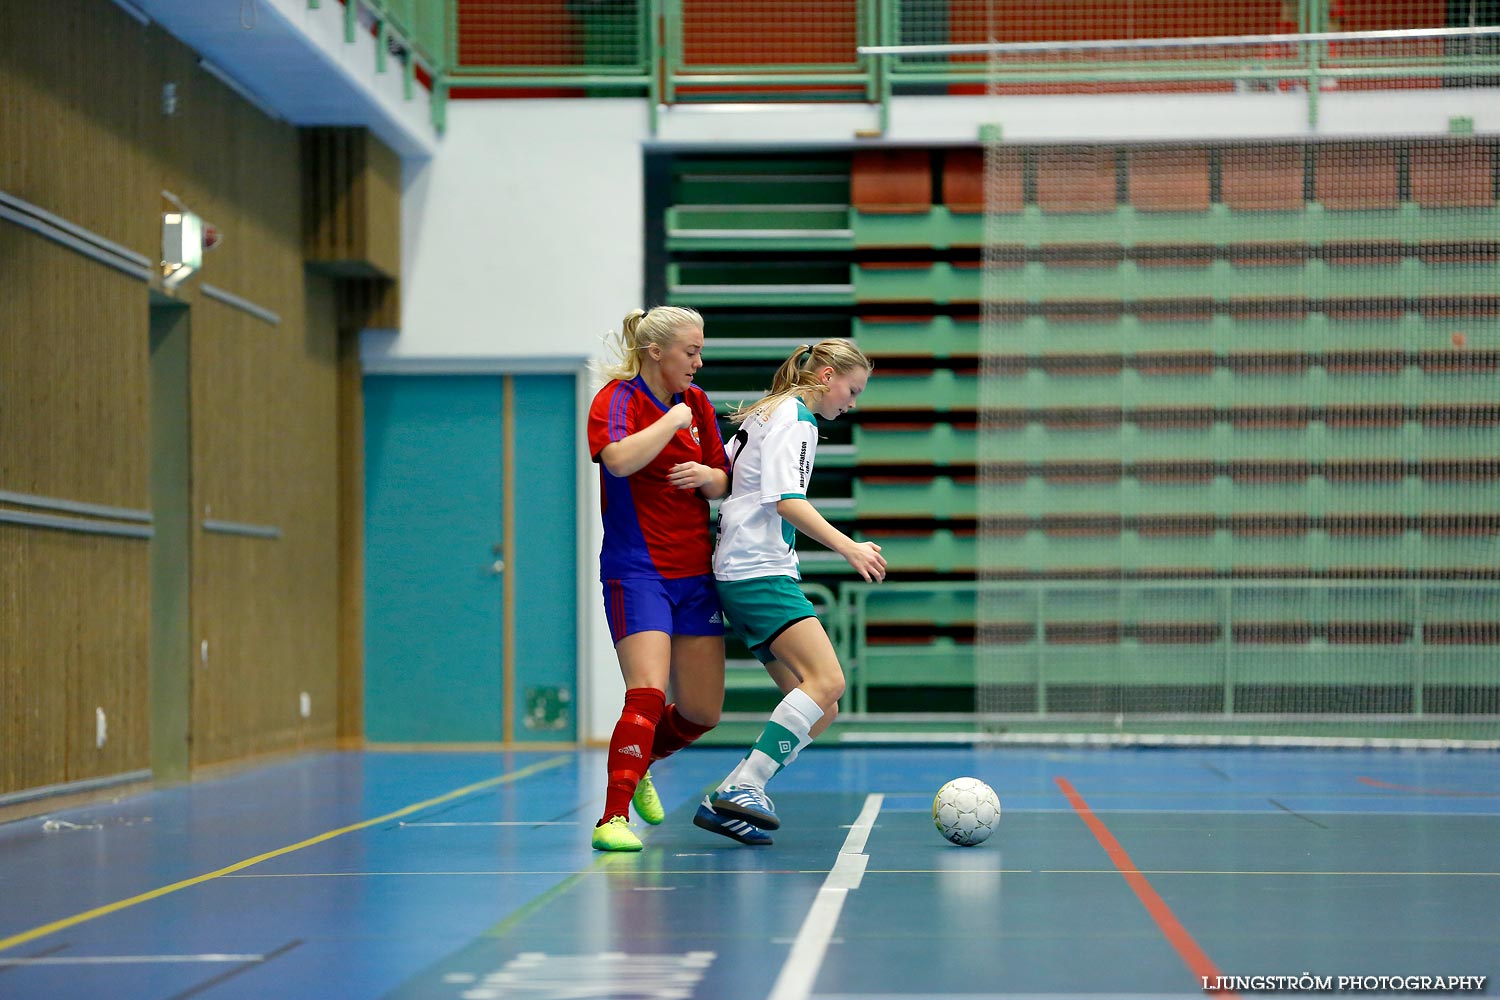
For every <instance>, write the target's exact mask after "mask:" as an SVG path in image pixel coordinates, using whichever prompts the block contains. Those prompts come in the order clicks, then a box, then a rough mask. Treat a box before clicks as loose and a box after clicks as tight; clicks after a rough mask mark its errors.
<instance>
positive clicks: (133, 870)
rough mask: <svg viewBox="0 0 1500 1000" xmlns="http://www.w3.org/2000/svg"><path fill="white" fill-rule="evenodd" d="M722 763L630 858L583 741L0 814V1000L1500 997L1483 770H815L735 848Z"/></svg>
mask: <svg viewBox="0 0 1500 1000" xmlns="http://www.w3.org/2000/svg"><path fill="white" fill-rule="evenodd" d="M737 758H738V752H736V751H731V750H727V749H693V750H689V751H687V752H685V753H683V754H680V755H679V756H678V757H676V758H674V759H672V760H670V761H667V762H664V763H662V764H660V765H658V767H657V768H656V770H655V771H654V772H653V774H654V776H655V778H656V784H657V787H658V789H659V790H660V791H661V793H662V796H663V799H664V801H665V803H666V805H667V808H668V816H667V820H666V822H665V823H664V824H663V825H662V826H660V827H655V828H647V829H646V830H645V832H644V834H643V839H644V840H645V842H646V849H645V850H644V851H642V852H641V853H639V854H633V855H632V854H622V855H599V854H596V853H594V852H593V851H591V850H590V849H589V846H588V834H589V828H590V826H591V825H592V823H593V821H594V820H595V819H596V818H597V816H598V813H599V811H600V806H601V803H602V788H603V755H602V753H601V752H600V751H584V752H571V751H565V752H560V753H542V752H527V753H395V752H389V753H387V752H365V753H330V754H318V755H309V756H306V757H301V758H297V759H295V760H290V761H284V762H280V763H275V764H270V765H267V766H264V767H260V768H257V769H255V770H250V771H245V772H242V773H239V774H237V775H234V776H231V777H225V778H222V779H216V780H205V781H200V782H197V783H194V784H192V785H188V786H183V787H178V788H173V789H168V790H163V791H156V792H152V793H150V794H146V795H141V796H136V797H132V798H125V799H122V800H120V801H117V802H111V803H107V804H99V805H94V806H89V807H86V808H79V809H73V810H69V811H66V812H59V813H55V814H52V815H49V816H46V817H38V818H33V819H26V820H20V821H16V822H11V823H8V824H5V825H0V997H6V998H10V997H24V998H28V1000H29V998H46V1000H57V998H72V997H90V998H97V997H105V998H115V1000H134V998H149V1000H169V998H171V1000H178V998H187V997H205V998H255V1000H267V998H274V1000H303V998H306V1000H313V998H317V1000H328V998H339V1000H353V998H364V997H385V996H391V997H398V998H403V1000H405V998H413V1000H414V998H427V997H447V998H466V1000H490V998H497V1000H498V998H510V997H524V998H527V1000H547V998H552V1000H580V998H590V997H611V998H630V1000H635V998H648V997H649V998H663V1000H667V998H713V1000H739V998H755V1000H761V998H771V1000H806V998H811V997H818V998H823V1000H832V998H862V1000H881V998H898V997H899V998H917V997H932V998H936V997H944V998H957V997H963V998H978V997H1008V998H1019V997H1038V996H1046V997H1049V998H1053V1000H1059V998H1064V997H1170V996H1191V995H1199V996H1201V995H1203V991H1202V982H1203V978H1202V977H1204V976H1207V977H1209V981H1210V982H1211V983H1218V982H1219V980H1217V979H1216V978H1215V977H1218V976H1224V977H1226V979H1225V980H1224V982H1226V983H1228V984H1229V985H1231V986H1238V987H1240V988H1239V989H1232V990H1224V991H1220V992H1219V993H1217V994H1216V995H1221V996H1235V995H1242V996H1243V995H1252V994H1254V993H1256V992H1261V990H1259V989H1255V988H1251V987H1253V986H1254V985H1255V984H1254V983H1252V982H1251V981H1250V980H1249V979H1248V977H1270V976H1302V975H1303V974H1308V975H1310V976H1313V977H1330V982H1334V983H1336V982H1337V979H1338V977H1340V976H1345V977H1359V979H1360V980H1361V981H1362V982H1363V983H1364V986H1365V988H1363V989H1361V990H1359V992H1360V994H1361V995H1363V996H1381V995H1391V996H1408V995H1412V994H1413V992H1419V989H1414V987H1418V988H1419V987H1420V985H1421V981H1420V977H1422V976H1427V977H1443V978H1444V979H1445V980H1446V978H1447V977H1457V976H1469V977H1478V976H1485V977H1488V978H1487V979H1486V980H1485V984H1484V991H1485V992H1486V993H1490V994H1500V985H1496V984H1495V983H1494V978H1495V977H1496V976H1500V757H1497V756H1496V755H1495V754H1493V753H1481V752H1441V751H1369V752H1366V751H1340V750H1189V749H1173V750H1077V751H1046V750H1034V749H1002V748H975V749H970V748H967V747H965V748H913V749H888V748H879V749H868V748H834V749H824V748H817V747H815V748H813V749H812V750H810V751H808V752H806V753H804V754H803V755H802V757H801V758H800V759H799V760H798V761H797V762H796V763H795V764H794V765H793V766H792V767H791V768H789V769H788V770H787V771H785V772H784V773H783V774H781V775H780V776H778V777H777V779H776V780H775V781H774V782H773V783H772V784H771V787H770V791H771V793H772V795H773V797H774V798H775V800H776V803H777V806H778V809H779V811H780V812H781V815H782V817H783V825H782V829H781V830H779V831H777V833H776V834H775V837H776V843H775V844H774V846H771V847H761V848H751V847H742V846H740V845H738V844H735V843H733V842H731V841H729V840H725V839H722V838H719V837H715V836H713V835H712V834H709V833H705V832H704V831H701V830H698V829H697V828H695V827H694V826H693V825H692V822H691V818H692V814H693V810H694V807H695V804H696V802H697V800H698V798H699V796H700V795H702V793H703V792H704V790H705V789H706V788H708V787H709V786H710V785H712V784H713V783H714V782H715V781H716V780H717V779H718V778H719V777H720V776H721V775H722V774H723V773H724V772H725V771H727V769H728V768H729V767H730V766H731V765H732V764H733V763H734V761H735V760H736V759H737ZM964 774H972V775H975V776H978V777H981V778H983V779H984V780H986V781H988V782H989V783H990V784H991V785H993V786H994V787H995V789H996V790H997V791H998V792H999V794H1000V798H1001V801H1002V804H1003V808H1004V814H1003V816H1002V817H1001V821H1000V825H999V827H998V830H997V832H996V834H995V835H994V837H992V838H991V839H990V840H989V841H988V842H987V843H985V844H983V845H981V846H979V847H974V848H959V847H953V846H950V845H949V844H948V843H947V842H945V841H944V840H943V839H942V838H941V837H939V835H938V834H937V832H936V831H935V830H934V829H933V827H932V822H931V818H930V803H931V799H932V794H933V792H934V791H935V790H936V788H937V787H938V786H939V785H940V784H941V783H942V782H943V781H945V780H947V779H949V778H952V777H956V776H959V775H964ZM1382 976H1386V977H1390V976H1396V977H1403V979H1402V981H1401V984H1400V988H1399V989H1397V988H1382V987H1381V986H1380V985H1378V977H1382ZM1367 977H1376V978H1374V979H1367ZM1404 977H1418V978H1415V979H1411V980H1406V979H1405V978H1404ZM1304 982H1306V981H1304ZM1470 982H1471V983H1472V982H1473V981H1472V980H1470ZM1372 984H1374V985H1373V988H1372ZM1260 985H1262V986H1264V985H1267V983H1266V981H1264V980H1263V981H1261V983H1260ZM1387 986H1389V983H1387ZM1267 992H1268V991H1267Z"/></svg>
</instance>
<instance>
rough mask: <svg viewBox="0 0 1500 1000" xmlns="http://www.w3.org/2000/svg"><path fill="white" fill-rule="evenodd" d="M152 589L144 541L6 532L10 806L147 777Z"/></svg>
mask: <svg viewBox="0 0 1500 1000" xmlns="http://www.w3.org/2000/svg"><path fill="white" fill-rule="evenodd" d="M149 588H150V580H149V567H148V566H147V546H146V542H145V541H144V540H141V539H127V538H112V537H106V536H100V535H82V534H75V533H71V532H66V531H56V530H46V529H33V528H27V527H21V526H18V525H11V524H0V591H3V598H0V634H3V635H4V636H5V640H4V642H3V643H0V675H3V676H4V678H5V684H4V685H3V692H4V693H3V695H0V722H3V725H4V733H5V736H4V749H5V752H4V753H3V754H0V794H3V793H6V792H13V791H20V790H23V789H27V788H35V787H39V786H45V785H54V784H61V783H63V782H68V781H78V780H81V779H85V778H94V777H101V776H105V775H112V774H121V773H124V772H128V771H135V770H140V769H143V768H145V767H146V766H147V755H148V748H147V739H148V736H149V731H148V728H147V724H148V722H147V714H148V706H147V702H146V696H147V684H146V670H145V666H146V655H147V648H146V644H147V626H148V624H149V622H148V611H149V607H150V605H149V604H148V600H147V597H148V593H149ZM96 708H102V709H103V710H104V713H105V718H106V722H107V735H106V740H105V743H104V746H103V747H97V746H96V745H95V709H96Z"/></svg>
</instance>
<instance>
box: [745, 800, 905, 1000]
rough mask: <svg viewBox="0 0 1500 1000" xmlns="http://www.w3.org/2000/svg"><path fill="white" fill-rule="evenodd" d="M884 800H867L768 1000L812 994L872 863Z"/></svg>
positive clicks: (792, 999) (797, 998)
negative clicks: (849, 900) (873, 835)
mask: <svg viewBox="0 0 1500 1000" xmlns="http://www.w3.org/2000/svg"><path fill="white" fill-rule="evenodd" d="M884 800H885V796H884V795H868V796H866V797H865V806H864V808H863V809H861V810H860V812H859V818H858V819H856V820H855V821H854V825H853V826H851V827H850V828H849V836H847V837H845V838H844V846H843V847H841V848H839V857H838V860H837V861H835V862H834V864H833V870H832V871H830V872H829V873H828V877H827V878H825V879H824V880H823V886H822V888H820V889H819V890H818V895H817V898H815V899H814V900H813V905H812V908H811V909H810V910H808V911H807V917H806V918H805V919H803V921H802V928H801V929H800V930H799V931H797V938H796V940H795V941H793V942H792V951H791V954H789V955H788V956H787V959H786V964H785V965H783V966H782V967H781V974H780V975H778V976H777V977H776V983H775V985H773V986H772V987H771V992H770V995H769V997H768V1000H807V998H808V997H809V996H810V995H811V994H812V987H813V982H814V981H815V980H816V979H817V978H818V970H819V969H820V968H822V967H823V956H824V955H825V954H826V953H827V952H828V942H829V941H831V940H832V939H833V929H834V927H835V926H837V925H838V922H839V913H841V912H842V911H843V909H844V900H845V898H846V897H847V896H848V895H849V890H851V889H858V888H859V883H860V880H861V879H863V878H864V875H865V866H866V865H867V864H868V863H869V861H870V857H869V855H867V854H865V853H864V851H865V842H866V841H867V840H869V839H870V829H871V828H872V827H873V826H874V825H875V817H876V816H878V815H879V814H880V804H881V802H883V801H884Z"/></svg>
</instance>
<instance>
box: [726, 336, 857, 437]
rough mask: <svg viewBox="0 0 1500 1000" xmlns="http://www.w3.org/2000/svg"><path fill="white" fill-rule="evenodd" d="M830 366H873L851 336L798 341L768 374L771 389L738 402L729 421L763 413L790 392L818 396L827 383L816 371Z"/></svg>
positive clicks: (844, 369) (838, 369)
mask: <svg viewBox="0 0 1500 1000" xmlns="http://www.w3.org/2000/svg"><path fill="white" fill-rule="evenodd" d="M824 368H832V369H833V372H834V374H835V375H846V374H848V373H849V372H854V371H865V372H869V371H873V370H874V369H875V366H874V365H873V364H872V363H871V362H870V359H869V358H868V357H866V356H865V352H864V351H861V350H860V349H859V348H858V347H855V346H854V342H853V341H852V340H845V339H844V338H842V337H833V338H830V339H828V340H820V341H818V342H817V343H816V344H801V345H799V346H798V347H797V349H796V350H795V351H793V352H792V353H791V356H790V357H788V358H787V359H786V360H785V361H783V362H782V363H781V367H780V368H778V369H776V374H775V375H774V376H773V377H772V378H771V391H770V392H768V393H766V395H764V396H762V397H761V398H760V399H758V400H756V401H755V402H754V403H751V404H750V405H749V406H741V407H740V408H739V409H737V410H735V411H734V412H733V413H731V414H730V415H729V419H730V421H731V422H733V423H736V424H742V423H744V422H745V421H746V420H747V419H749V418H750V417H751V416H752V415H756V414H758V415H761V416H764V415H766V414H768V413H770V412H771V411H772V410H774V409H776V407H778V406H780V405H781V404H782V403H784V402H786V401H787V400H788V399H790V398H792V397H793V396H797V395H801V394H802V393H804V392H805V393H811V394H812V395H813V396H815V397H816V396H821V395H822V394H823V393H825V392H827V391H828V386H827V385H826V384H824V382H823V380H822V379H820V378H818V372H820V371H822V370H823V369H824Z"/></svg>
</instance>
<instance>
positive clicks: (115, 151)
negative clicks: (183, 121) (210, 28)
mask: <svg viewBox="0 0 1500 1000" xmlns="http://www.w3.org/2000/svg"><path fill="white" fill-rule="evenodd" d="M0 39H3V43H0V135H3V136H4V137H5V142H4V153H3V154H0V191H6V192H9V193H10V194H12V195H15V196H16V197H19V198H23V199H25V200H26V201H29V202H31V203H32V204H35V205H40V206H41V207H42V208H45V209H46V210H47V211H49V212H52V213H54V214H56V215H59V216H62V217H63V218H65V219H67V220H69V221H71V222H73V223H76V224H77V225H80V226H83V227H84V228H86V229H90V230H92V231H94V232H96V233H98V234H100V235H101V236H104V237H106V238H108V239H110V240H113V241H114V242H116V243H120V244H123V245H125V246H128V247H130V248H131V249H133V250H137V251H139V252H142V253H147V252H148V251H150V250H151V247H152V244H153V242H155V243H158V244H159V242H160V230H159V228H158V227H159V225H160V223H159V222H157V221H155V220H153V219H152V218H151V216H150V215H149V214H147V213H145V212H142V211H141V210H140V209H141V206H142V204H143V202H144V201H145V200H146V199H147V198H148V196H150V200H151V204H152V205H153V206H154V204H155V192H154V191H153V190H152V185H153V183H154V182H155V177H154V173H155V172H154V170H153V167H152V162H151V156H150V154H149V153H148V152H147V149H148V148H149V147H148V146H147V145H146V144H143V143H142V142H141V136H142V133H143V132H144V131H146V130H147V129H148V128H149V127H150V125H151V122H152V119H153V117H155V118H159V117H160V99H161V84H160V80H159V78H158V75H157V73H156V72H155V71H154V69H153V63H154V62H155V61H156V60H158V59H159V58H160V56H161V54H162V53H163V52H164V51H165V50H166V49H168V48H170V47H172V46H176V43H175V42H173V41H172V40H171V38H170V36H168V35H166V34H165V33H164V32H162V31H161V29H159V28H156V27H155V26H152V27H142V26H141V25H140V24H138V23H137V22H136V21H134V20H133V19H132V18H130V17H129V16H128V15H127V14H126V13H125V12H124V11H122V10H120V9H119V8H118V7H115V6H114V5H113V4H108V3H100V2H99V0H56V2H51V0H49V2H48V3H45V4H35V3H31V4H21V3H4V4H0ZM177 47H178V48H180V46H177ZM101 182H103V183H101ZM157 249H159V246H158V248H157Z"/></svg>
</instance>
